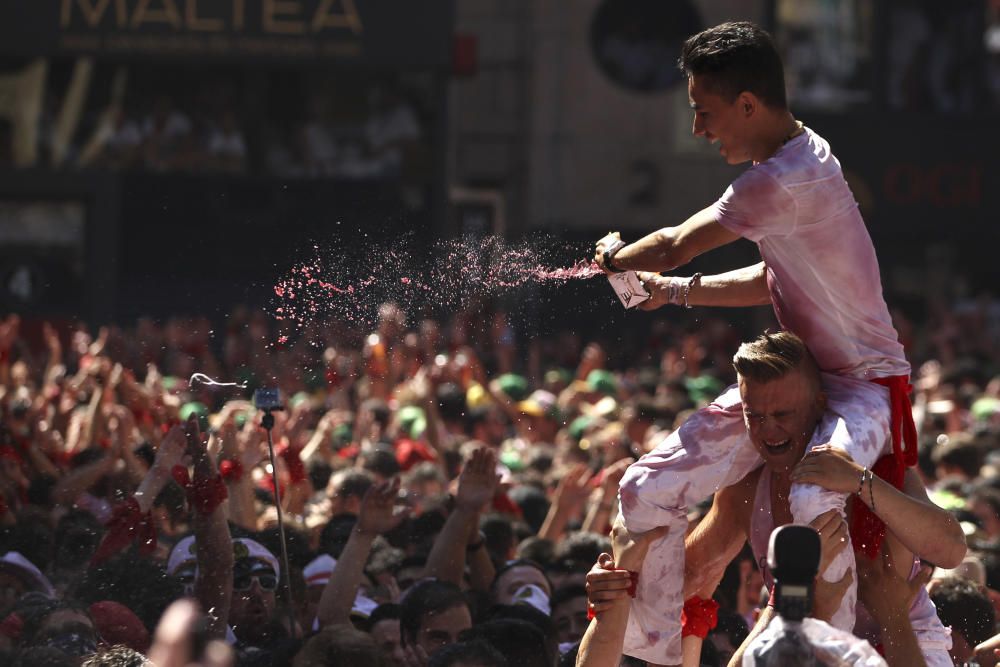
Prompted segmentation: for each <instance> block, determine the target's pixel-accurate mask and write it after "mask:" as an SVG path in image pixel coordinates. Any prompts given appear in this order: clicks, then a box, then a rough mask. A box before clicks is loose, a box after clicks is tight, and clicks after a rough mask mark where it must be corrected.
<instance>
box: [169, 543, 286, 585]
mask: <svg viewBox="0 0 1000 667" xmlns="http://www.w3.org/2000/svg"><path fill="white" fill-rule="evenodd" d="M233 558H234V560H243V559H244V558H256V559H258V560H262V561H264V562H265V563H267V564H268V565H270V566H271V567H272V568H274V573H275V574H276V575H278V576H279V577H280V576H281V568H280V567H279V566H278V559H277V558H275V557H274V554H272V553H271V552H270V551H268V550H267V549H265V548H264V546H263V545H262V544H261V543H260V542H257V541H255V540H251V539H250V538H247V537H236V538H233ZM197 560H198V557H197V554H196V552H195V542H194V536H193V535H188V536H187V537H185V538H184V539H182V540H181V541H180V542H178V543H177V544H175V545H174V548H173V549H172V550H171V551H170V557H169V558H167V574H170V575H174V574H177V571H178V570H179V569H180V568H181V567H182V566H184V565H187V564H188V563H192V562H197Z"/></svg>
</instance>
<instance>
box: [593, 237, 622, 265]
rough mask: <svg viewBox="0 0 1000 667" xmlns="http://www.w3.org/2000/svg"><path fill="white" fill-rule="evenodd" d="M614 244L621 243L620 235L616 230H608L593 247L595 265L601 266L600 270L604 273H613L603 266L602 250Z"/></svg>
mask: <svg viewBox="0 0 1000 667" xmlns="http://www.w3.org/2000/svg"><path fill="white" fill-rule="evenodd" d="M616 245H622V236H621V234H619V233H618V232H609V233H608V234H607V235H605V236H604V237H602V238H601V240H599V241H598V242H597V245H596V246H595V247H594V262H595V263H596V264H597V266H599V267H601V270H602V271H604V272H605V273H614V272H613V271H612V270H611V269H609V268H608V267H606V266H604V251H605V250H607V249H608V248H613V247H614V246H616Z"/></svg>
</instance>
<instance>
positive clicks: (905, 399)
mask: <svg viewBox="0 0 1000 667" xmlns="http://www.w3.org/2000/svg"><path fill="white" fill-rule="evenodd" d="M872 382H874V383H875V384H880V385H882V386H883V387H888V389H889V405H890V408H891V410H892V415H891V419H892V421H891V424H890V427H889V432H890V433H891V434H892V454H886V455H885V456H883V457H882V458H880V459H879V460H878V461H877V462H876V463H875V465H874V466H872V472H873V473H874V474H875V475H878V476H879V477H881V478H882V479H884V480H885V481H887V482H889V483H890V484H892V485H893V486H894V487H896V488H897V489H902V488H903V475H904V474H905V472H906V468H907V467H910V466H914V465H916V463H917V427H916V425H915V424H914V423H913V409H912V408H911V406H910V392H911V391H913V387H912V386H910V382H909V378H908V377H907V376H905V375H895V376H893V377H886V378H876V379H874V380H872ZM862 493H864V489H862ZM852 502H853V503H854V505H853V507H852V519H851V541H852V542H854V550H855V551H859V552H861V553H864V554H865V555H866V556H868V557H869V558H875V557H876V556H878V552H879V547H881V546H882V539H883V538H884V537H885V524H884V523H883V522H882V520H881V519H879V518H878V517H877V516H876V515H875V513H874V512H872V511H871V510H870V509H868V506H867V505H865V504H864V502H862V501H861V499H860V498H858V497H857V496H855V497H854V498H853V501H852Z"/></svg>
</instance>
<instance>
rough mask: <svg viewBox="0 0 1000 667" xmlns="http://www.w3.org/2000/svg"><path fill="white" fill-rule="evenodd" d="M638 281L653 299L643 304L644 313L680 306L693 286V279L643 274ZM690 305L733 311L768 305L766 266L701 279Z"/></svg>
mask: <svg viewBox="0 0 1000 667" xmlns="http://www.w3.org/2000/svg"><path fill="white" fill-rule="evenodd" d="M639 278H640V280H642V281H643V283H644V284H645V285H646V289H647V290H649V293H650V294H651V295H652V297H653V298H651V299H650V300H649V301H647V302H645V303H643V304H642V306H641V307H642V308H643V309H644V310H652V309H654V308H659V307H660V306H663V305H666V304H668V303H673V304H674V305H681V304H682V303H683V296H682V295H683V290H684V289H686V287H687V284H688V283H689V282H690V278H681V277H677V276H661V275H658V274H655V273H641V274H639ZM687 302H688V304H689V305H692V306H723V307H731V308H740V307H745V306H765V305H769V304H770V303H771V294H770V292H768V290H767V267H766V266H765V265H764V262H760V263H758V264H754V265H753V266H746V267H743V268H742V269H736V270H734V271H727V272H726V273H719V274H717V275H712V276H702V277H701V278H700V279H699V280H698V281H697V282H695V283H693V284H692V285H691V289H690V291H689V292H688V301H687Z"/></svg>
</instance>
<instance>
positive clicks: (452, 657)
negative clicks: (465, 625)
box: [427, 639, 509, 667]
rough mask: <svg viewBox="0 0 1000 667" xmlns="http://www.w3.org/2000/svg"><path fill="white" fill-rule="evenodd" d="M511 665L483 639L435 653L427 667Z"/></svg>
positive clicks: (500, 666) (494, 666) (448, 647)
mask: <svg viewBox="0 0 1000 667" xmlns="http://www.w3.org/2000/svg"><path fill="white" fill-rule="evenodd" d="M508 664H509V663H508V662H507V659H506V658H504V657H503V654H502V653H500V652H499V651H498V650H496V649H495V648H493V647H492V646H490V644H489V643H487V642H485V641H483V640H482V639H473V640H470V641H467V642H458V643H455V644H451V645H449V646H445V647H444V648H442V649H441V650H439V651H435V652H434V655H432V656H431V658H430V660H428V662H427V667H454V666H455V665H476V667H507V665H508Z"/></svg>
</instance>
